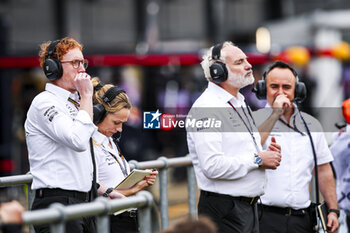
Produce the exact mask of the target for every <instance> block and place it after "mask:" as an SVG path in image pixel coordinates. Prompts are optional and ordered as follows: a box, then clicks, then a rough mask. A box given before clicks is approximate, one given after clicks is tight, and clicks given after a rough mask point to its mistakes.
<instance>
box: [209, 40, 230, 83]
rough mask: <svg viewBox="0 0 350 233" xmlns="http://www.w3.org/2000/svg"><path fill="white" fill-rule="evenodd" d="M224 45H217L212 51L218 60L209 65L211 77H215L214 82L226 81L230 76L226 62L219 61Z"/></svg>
mask: <svg viewBox="0 0 350 233" xmlns="http://www.w3.org/2000/svg"><path fill="white" fill-rule="evenodd" d="M222 46H223V44H222V43H220V44H217V45H215V46H214V47H213V50H212V52H211V58H212V59H213V60H216V61H215V62H214V63H213V64H212V65H211V66H210V67H209V70H210V77H211V78H212V79H213V82H215V83H222V82H225V81H226V80H227V76H228V71H227V68H226V64H225V63H223V62H221V61H218V60H219V59H220V56H221V49H222Z"/></svg>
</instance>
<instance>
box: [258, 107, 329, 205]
mask: <svg viewBox="0 0 350 233" xmlns="http://www.w3.org/2000/svg"><path fill="white" fill-rule="evenodd" d="M295 107H296V106H295ZM271 113H272V108H270V107H269V106H268V105H267V106H266V108H264V109H260V110H258V111H257V112H254V113H253V115H254V119H255V120H256V123H257V125H258V126H259V125H261V124H262V123H263V122H264V121H265V120H266V119H267V118H268V117H269V116H270V114H271ZM301 114H302V115H303V117H304V119H305V121H306V123H307V125H308V127H309V128H310V131H311V135H312V139H313V142H314V145H315V150H316V155H317V164H318V165H321V164H325V163H329V162H331V161H332V160H333V157H332V154H331V152H330V150H329V148H328V144H327V141H326V139H325V137H324V133H323V130H322V127H321V125H320V123H319V122H318V121H317V120H316V119H315V118H314V117H312V116H310V115H308V114H306V113H301ZM281 118H282V119H283V120H284V121H285V119H284V117H283V116H282V117H281ZM294 119H295V125H296V128H297V129H298V130H299V131H300V132H302V133H303V135H302V134H301V133H299V132H296V131H294V130H293V129H291V128H289V127H288V126H286V125H285V124H283V123H282V122H281V121H277V122H276V124H275V125H274V127H273V129H272V132H271V133H270V135H269V137H268V138H267V140H266V142H265V145H264V148H267V147H268V145H269V144H270V143H271V137H272V136H273V137H275V139H276V142H277V144H279V145H280V146H281V155H282V159H281V163H280V166H279V167H278V168H277V169H276V170H270V169H267V170H266V176H267V185H266V189H265V194H264V195H263V196H261V201H262V203H263V204H265V205H270V206H278V207H292V208H294V209H302V208H307V207H308V206H309V205H310V198H309V197H310V194H309V184H310V181H311V179H312V170H313V169H314V158H313V152H312V148H311V144H310V139H309V137H308V135H307V133H306V129H305V127H304V124H303V122H302V121H301V118H300V116H299V115H298V113H297V111H295V112H294V114H293V115H292V117H291V120H290V122H291V124H290V125H291V126H294Z"/></svg>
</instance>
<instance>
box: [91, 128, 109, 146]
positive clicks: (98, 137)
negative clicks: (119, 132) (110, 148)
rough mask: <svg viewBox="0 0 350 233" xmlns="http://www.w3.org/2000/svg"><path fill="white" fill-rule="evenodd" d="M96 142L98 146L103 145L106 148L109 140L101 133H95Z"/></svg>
mask: <svg viewBox="0 0 350 233" xmlns="http://www.w3.org/2000/svg"><path fill="white" fill-rule="evenodd" d="M94 140H95V142H96V143H97V144H99V145H103V146H104V147H106V146H107V145H108V143H109V138H108V137H107V136H106V135H104V134H102V133H100V132H99V131H96V132H95V134H94Z"/></svg>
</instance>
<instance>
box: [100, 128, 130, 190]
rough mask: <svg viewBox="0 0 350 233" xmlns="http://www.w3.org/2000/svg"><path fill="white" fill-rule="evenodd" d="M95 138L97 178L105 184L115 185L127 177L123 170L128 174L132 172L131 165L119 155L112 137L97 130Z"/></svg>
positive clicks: (108, 185)
mask: <svg viewBox="0 0 350 233" xmlns="http://www.w3.org/2000/svg"><path fill="white" fill-rule="evenodd" d="M93 138H94V150H95V158H96V167H97V180H98V182H100V183H101V184H103V185H104V186H107V187H115V186H117V185H118V184H119V183H120V182H121V181H122V180H123V179H124V178H125V174H124V173H123V170H124V171H126V172H127V174H129V173H130V166H129V164H128V163H127V161H125V159H122V158H121V157H120V156H119V151H118V148H117V146H116V145H115V144H114V142H113V140H112V138H111V137H109V138H108V137H107V136H105V135H103V134H101V133H100V132H98V131H96V133H95V134H94V136H93ZM109 142H111V145H112V148H111V147H110V146H109ZM116 159H117V160H118V161H117V160H116ZM122 169H123V170H122Z"/></svg>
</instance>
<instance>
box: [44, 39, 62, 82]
mask: <svg viewBox="0 0 350 233" xmlns="http://www.w3.org/2000/svg"><path fill="white" fill-rule="evenodd" d="M59 42H60V40H55V41H53V42H51V44H50V45H49V47H48V49H47V54H46V55H45V61H44V65H43V70H44V73H45V75H46V77H47V78H48V79H49V80H50V81H54V80H57V79H60V78H61V77H62V74H63V69H62V65H61V62H60V60H59V56H58V53H57V52H56V46H57V44H58V43H59ZM54 54H56V55H57V58H53V57H52V56H53V55H54Z"/></svg>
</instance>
